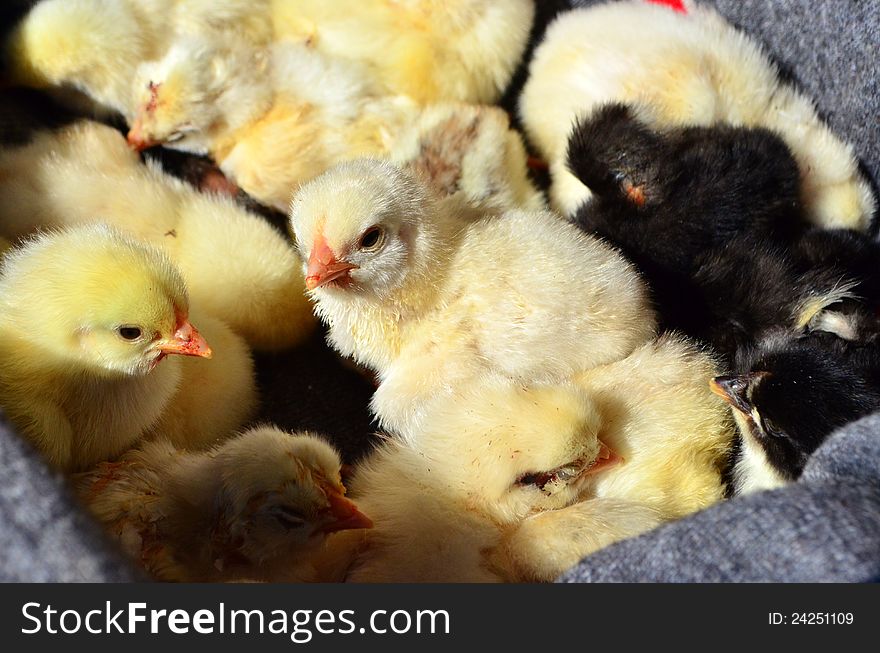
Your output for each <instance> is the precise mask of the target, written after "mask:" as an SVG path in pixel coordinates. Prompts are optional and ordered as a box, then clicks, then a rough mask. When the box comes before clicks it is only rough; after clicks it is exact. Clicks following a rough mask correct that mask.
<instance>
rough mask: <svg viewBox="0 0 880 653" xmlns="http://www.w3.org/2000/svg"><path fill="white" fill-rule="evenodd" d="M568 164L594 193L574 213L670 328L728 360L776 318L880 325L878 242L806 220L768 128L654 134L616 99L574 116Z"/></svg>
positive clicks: (834, 327) (782, 148)
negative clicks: (640, 278)
mask: <svg viewBox="0 0 880 653" xmlns="http://www.w3.org/2000/svg"><path fill="white" fill-rule="evenodd" d="M568 160H569V166H570V168H571V170H572V171H573V172H574V173H575V174H576V175H577V177H578V178H579V179H581V180H582V181H584V182H585V183H586V184H587V185H588V186H590V188H592V189H593V195H592V198H591V199H590V200H589V201H588V202H586V203H585V204H584V205H583V206H581V207H580V208H579V209H578V211H577V213H576V214H575V216H574V218H573V219H574V221H575V222H576V223H577V224H578V225H580V226H582V227H583V228H584V229H586V230H587V231H589V232H590V233H593V234H595V235H597V236H600V237H602V238H605V239H607V240H608V241H609V242H611V243H612V244H614V245H616V246H618V247H620V249H621V251H622V252H623V253H624V254H625V255H626V256H627V257H628V258H630V259H631V260H632V261H634V262H635V263H636V265H637V266H638V267H639V269H640V270H641V271H642V272H643V274H644V275H645V278H646V280H647V282H648V283H649V285H650V286H651V289H652V291H653V296H654V301H655V304H656V306H657V309H658V313H659V316H660V319H661V324H662V325H663V326H664V327H666V328H671V329H676V330H680V331H682V332H684V333H686V334H688V335H690V336H693V337H695V338H698V339H700V340H704V341H706V342H709V343H711V344H712V345H713V346H714V347H715V348H716V349H717V350H718V351H719V352H720V353H721V354H722V355H723V356H724V357H725V358H726V359H727V360H728V361H732V360H733V358H734V357H735V355H736V352H737V350H738V349H739V348H740V347H743V346H751V345H752V344H754V342H756V341H757V340H758V339H760V338H761V337H762V334H764V333H768V332H770V331H772V330H775V329H777V328H779V327H785V326H789V327H791V328H792V329H793V330H801V329H803V328H805V327H807V326H810V327H811V328H819V327H820V326H821V328H823V329H824V330H830V331H833V332H835V333H838V335H840V336H841V337H845V338H848V339H861V340H868V339H870V338H872V337H874V336H873V335H871V334H872V333H873V334H877V333H878V322H877V320H876V318H875V317H874V316H873V307H875V306H876V305H877V303H878V299H880V297H878V293H877V290H876V286H877V274H876V272H875V270H874V268H875V266H874V264H873V261H874V260H876V259H874V258H873V256H872V255H873V254H874V253H875V252H876V245H873V244H872V243H871V240H870V238H869V237H868V236H867V235H864V234H860V233H858V232H853V231H849V230H832V231H823V230H820V229H818V228H808V224H807V220H806V218H805V216H804V211H803V208H802V206H801V204H800V202H799V186H800V175H799V173H798V169H797V165H796V163H795V162H794V160H793V158H792V157H791V154H790V153H789V150H788V148H787V147H786V145H785V144H784V143H783V142H782V141H781V140H780V139H779V138H778V137H776V136H775V135H773V134H772V133H771V132H768V131H766V130H763V129H749V128H742V127H730V126H724V125H719V126H714V127H687V128H683V129H682V128H668V129H665V130H663V131H654V130H652V129H650V128H649V127H648V126H647V125H646V124H645V123H644V122H642V121H641V120H639V119H638V118H637V117H636V113H635V110H634V109H632V108H629V107H625V106H623V105H616V104H615V105H609V106H606V107H603V108H601V109H598V110H597V111H596V112H595V113H594V114H593V115H592V117H590V118H588V119H586V120H585V121H583V122H580V123H579V124H578V125H576V127H575V130H574V132H573V134H572V138H571V142H570V143H569V149H568ZM870 296H873V297H874V299H873V300H869V297H870ZM859 297H862V299H858V298H859Z"/></svg>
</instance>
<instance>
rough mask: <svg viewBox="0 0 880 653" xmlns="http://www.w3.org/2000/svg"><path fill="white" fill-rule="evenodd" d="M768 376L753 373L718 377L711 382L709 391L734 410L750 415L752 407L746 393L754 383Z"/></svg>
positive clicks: (764, 373) (761, 373)
mask: <svg viewBox="0 0 880 653" xmlns="http://www.w3.org/2000/svg"><path fill="white" fill-rule="evenodd" d="M766 374H767V373H766V372H752V373H751V374H743V375H742V376H716V377H715V378H714V379H712V380H711V381H709V389H710V390H712V392H714V393H715V394H716V395H718V396H719V397H721V398H722V399H723V400H724V401H726V402H727V403H728V404H730V405H731V406H732V407H733V408H736V409H737V410H738V411H740V412H742V413H745V414H747V415H748V414H749V413H750V412H751V411H752V406H751V404H750V403H749V400H748V397H747V395H746V391H747V390H748V388H749V386H750V385H751V384H752V383H754V382H755V381H757V380H758V379H760V378H761V377H763V376H766Z"/></svg>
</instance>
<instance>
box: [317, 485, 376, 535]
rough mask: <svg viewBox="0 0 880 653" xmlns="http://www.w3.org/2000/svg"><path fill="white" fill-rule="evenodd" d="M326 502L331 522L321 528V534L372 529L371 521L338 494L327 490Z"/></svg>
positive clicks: (352, 503) (351, 502)
mask: <svg viewBox="0 0 880 653" xmlns="http://www.w3.org/2000/svg"><path fill="white" fill-rule="evenodd" d="M327 501H328V502H329V503H330V507H329V508H328V511H329V512H330V514H331V515H332V517H333V520H332V521H331V522H329V523H327V524H325V525H324V526H322V527H321V529H320V530H321V532H322V533H335V532H337V531H347V530H354V529H357V528H372V527H373V520H372V519H370V518H369V517H367V516H366V515H365V514H364V513H362V512H361V511H360V510H358V507H357V506H356V505H354V502H353V501H351V500H349V499H346V498H345V497H344V496H342V494H341V493H340V492H338V491H336V490H329V491H328V492H327Z"/></svg>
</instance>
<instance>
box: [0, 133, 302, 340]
mask: <svg viewBox="0 0 880 653" xmlns="http://www.w3.org/2000/svg"><path fill="white" fill-rule="evenodd" d="M82 152H89V156H88V157H87V158H85V159H84V158H83V156H82ZM0 196H2V197H3V198H4V204H3V207H2V209H0V216H2V220H0V233H2V234H3V235H4V236H6V237H10V238H15V237H19V236H22V235H27V234H29V233H32V232H33V231H34V230H35V229H37V228H39V227H42V226H63V225H70V224H79V223H83V222H93V221H95V220H101V221H103V222H108V223H111V224H113V225H115V226H117V227H119V228H122V229H125V230H126V231H127V232H129V233H131V234H132V235H134V236H137V237H139V238H141V239H143V240H144V241H146V242H149V243H151V244H153V245H156V246H158V247H161V248H163V249H164V250H165V251H166V252H167V253H168V254H169V256H170V257H171V259H172V260H173V261H174V263H175V264H176V265H177V266H178V267H179V269H180V272H181V273H182V274H183V277H184V279H185V280H186V283H187V287H188V290H189V294H190V297H191V298H192V300H193V302H194V303H195V304H197V305H198V307H199V308H200V309H201V310H204V311H205V312H207V313H209V314H211V315H214V316H216V317H218V318H220V319H221V320H223V322H225V323H226V324H227V325H229V326H230V327H231V328H232V329H233V330H234V331H235V332H236V333H238V334H239V335H241V336H242V337H244V338H245V340H247V342H248V344H250V345H251V346H252V347H254V348H257V349H269V350H271V349H282V348H286V347H290V346H292V345H294V344H296V343H298V342H300V341H302V340H304V339H305V338H306V337H308V335H309V334H310V333H311V332H312V330H313V328H314V317H313V316H312V312H311V308H310V306H309V303H308V300H307V299H306V297H305V294H304V293H305V287H304V282H303V279H302V274H301V272H300V271H299V268H300V263H299V261H298V258H297V254H296V252H295V250H294V249H293V247H292V246H291V245H290V244H289V243H288V242H287V240H286V239H285V238H284V236H282V235H281V234H279V233H278V232H277V231H276V230H275V229H274V228H273V227H272V226H271V225H269V224H268V223H267V222H266V221H265V220H263V219H262V218H260V217H258V216H256V215H253V214H250V213H248V212H246V211H244V210H242V209H241V208H239V207H238V206H237V205H236V204H235V203H234V202H233V201H232V200H230V199H228V198H221V197H219V196H212V195H206V194H203V193H199V192H197V191H196V190H194V189H193V188H191V187H190V186H188V185H186V184H185V183H183V182H180V181H178V180H177V179H174V178H173V177H171V176H170V175H167V174H165V173H163V172H162V171H161V170H160V169H159V167H158V165H156V164H148V165H146V166H145V165H143V164H141V163H140V161H139V160H138V156H137V155H136V154H135V153H134V152H132V151H131V150H130V149H129V148H128V147H127V145H126V143H125V139H124V138H123V137H122V136H121V135H120V134H119V132H117V131H115V130H113V129H111V128H110V127H106V126H104V125H99V124H97V123H93V122H81V123H78V124H76V125H72V126H70V127H67V128H65V129H62V130H60V131H58V132H43V133H41V134H39V135H38V136H37V137H36V138H35V139H34V140H33V141H32V142H31V143H30V144H29V145H27V146H25V147H20V148H12V149H7V150H4V151H0Z"/></svg>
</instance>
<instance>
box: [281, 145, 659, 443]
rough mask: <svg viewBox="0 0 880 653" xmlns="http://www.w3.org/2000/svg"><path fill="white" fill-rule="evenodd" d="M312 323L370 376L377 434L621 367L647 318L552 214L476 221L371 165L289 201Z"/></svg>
mask: <svg viewBox="0 0 880 653" xmlns="http://www.w3.org/2000/svg"><path fill="white" fill-rule="evenodd" d="M291 224H292V228H293V230H294V232H295V234H296V240H297V243H298V247H299V249H300V252H301V254H302V256H303V261H305V263H304V267H305V269H306V285H307V286H308V288H309V289H310V290H311V291H312V292H311V295H312V297H313V299H314V300H315V302H316V305H315V310H316V312H317V314H318V315H319V317H320V318H321V319H322V320H323V321H324V322H325V323H327V325H328V326H329V333H328V339H329V342H330V343H331V344H332V346H333V347H334V348H336V349H337V351H339V352H340V353H341V354H343V355H345V356H350V357H352V358H354V359H355V361H357V362H358V363H360V364H363V365H365V366H367V367H370V368H372V369H374V370H375V371H376V372H377V373H378V376H379V379H380V385H379V388H378V390H377V392H376V393H375V395H374V397H373V402H372V407H373V410H374V412H375V413H376V415H377V416H378V417H379V420H380V422H381V424H382V425H383V427H385V428H388V429H391V430H393V431H395V432H397V433H398V434H400V435H404V436H405V437H408V434H411V433H413V432H414V431H415V430H417V429H416V428H414V427H417V425H418V422H419V419H420V413H421V411H422V407H423V405H424V403H425V402H426V401H427V400H428V399H429V398H431V397H433V396H434V395H437V394H443V393H447V392H449V391H450V390H451V389H453V388H454V387H455V386H456V385H457V384H458V383H461V382H464V381H466V380H468V379H470V378H473V377H475V376H481V375H485V374H487V373H497V374H501V375H504V376H506V377H508V378H510V379H515V380H519V381H520V382H523V383H534V382H543V381H553V380H560V379H564V378H567V377H569V376H571V375H572V374H574V373H576V372H578V371H581V370H585V369H589V368H590V367H594V366H596V365H602V364H605V363H610V362H612V361H615V360H620V359H621V358H624V357H626V356H627V355H628V354H630V353H631V352H632V351H633V350H634V349H635V348H636V347H638V346H639V345H640V344H642V343H644V342H646V341H648V340H649V339H651V337H652V336H653V333H654V318H653V314H652V312H651V310H650V308H649V305H648V296H647V291H646V289H645V287H644V286H643V284H642V282H641V280H640V279H639V277H638V275H637V274H636V273H635V271H634V270H633V268H632V266H631V265H630V264H629V263H628V262H626V261H625V260H624V259H623V258H622V257H621V256H620V255H619V254H618V253H617V252H615V251H614V250H612V249H611V248H610V247H608V246H606V245H605V244H604V243H602V242H601V241H599V240H596V239H593V238H590V237H587V236H585V235H584V234H583V233H582V232H581V231H579V230H578V229H577V228H576V227H574V226H573V225H570V224H567V223H565V222H564V221H562V220H560V219H559V218H558V217H557V216H555V215H553V214H551V213H541V212H535V213H525V212H519V211H509V212H506V213H503V214H500V215H499V214H497V213H496V214H491V213H490V214H486V213H485V212H477V211H475V210H473V209H471V208H469V207H467V206H466V205H465V204H463V203H462V202H460V201H459V198H457V197H455V196H453V197H447V198H437V197H435V196H433V195H432V194H431V192H430V190H429V188H427V187H426V186H425V184H424V183H422V182H420V181H419V180H418V179H417V178H416V177H414V176H413V175H412V174H411V173H408V172H405V171H402V170H400V169H399V168H396V167H395V166H393V165H391V164H389V163H386V162H381V161H373V160H362V161H355V162H351V163H346V164H341V165H339V166H337V167H336V168H334V169H332V170H331V171H329V172H327V173H325V174H324V175H322V176H321V177H319V178H318V179H316V180H314V181H312V182H310V183H309V184H307V185H306V186H304V187H303V189H302V190H301V191H300V193H298V195H297V196H295V197H294V200H293V202H292V204H291Z"/></svg>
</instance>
